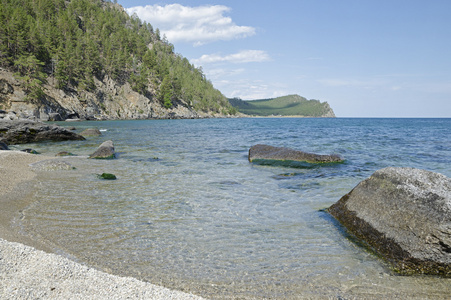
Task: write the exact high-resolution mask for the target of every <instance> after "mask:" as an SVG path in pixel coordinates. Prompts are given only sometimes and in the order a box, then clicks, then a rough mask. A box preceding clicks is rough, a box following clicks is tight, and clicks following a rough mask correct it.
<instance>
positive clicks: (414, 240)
mask: <svg viewBox="0 0 451 300" xmlns="http://www.w3.org/2000/svg"><path fill="white" fill-rule="evenodd" d="M328 211H329V213H330V214H332V215H333V216H334V217H335V218H336V219H337V220H338V221H339V222H340V223H341V224H343V225H344V226H345V227H346V228H347V229H348V230H349V231H350V232H351V233H352V234H354V235H355V236H357V237H358V238H359V239H361V240H363V241H365V242H366V243H368V244H369V245H370V246H371V247H373V248H374V249H375V251H376V252H378V253H379V254H380V255H381V256H382V257H384V258H385V259H387V261H389V262H390V263H391V264H392V266H393V268H394V270H396V271H398V272H400V273H404V274H413V273H422V274H436V275H445V276H451V179H450V178H448V177H446V176H444V175H441V174H438V173H434V172H430V171H425V170H419V169H413V168H385V169H382V170H379V171H376V172H375V173H374V174H373V175H372V176H371V177H369V178H368V179H366V180H364V181H362V182H361V183H359V184H358V185H357V186H356V187H355V188H354V189H353V190H352V191H351V192H349V193H348V194H347V195H345V196H343V197H342V198H341V199H340V200H339V201H338V202H337V203H335V204H334V205H332V206H331V207H330V208H329V209H328Z"/></svg>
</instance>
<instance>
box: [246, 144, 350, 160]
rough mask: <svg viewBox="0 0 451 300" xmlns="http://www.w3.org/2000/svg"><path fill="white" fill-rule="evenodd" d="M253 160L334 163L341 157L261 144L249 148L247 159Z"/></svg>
mask: <svg viewBox="0 0 451 300" xmlns="http://www.w3.org/2000/svg"><path fill="white" fill-rule="evenodd" d="M254 160H280V161H300V162H307V163H335V162H342V161H343V159H342V158H341V157H340V156H339V155H336V154H332V155H320V154H314V153H307V152H303V151H299V150H293V149H290V148H285V147H273V146H268V145H262V144H258V145H254V146H252V147H251V148H250V149H249V161H250V162H252V161H254Z"/></svg>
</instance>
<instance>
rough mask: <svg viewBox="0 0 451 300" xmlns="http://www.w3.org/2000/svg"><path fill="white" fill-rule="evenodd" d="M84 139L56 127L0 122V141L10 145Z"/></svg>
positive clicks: (28, 122) (16, 121)
mask: <svg viewBox="0 0 451 300" xmlns="http://www.w3.org/2000/svg"><path fill="white" fill-rule="evenodd" d="M84 139H85V138H84V137H82V136H81V135H78V134H76V133H74V132H72V131H70V130H67V129H66V128H64V127H61V126H58V125H52V124H45V123H42V122H36V121H32V120H14V121H13V120H6V119H2V120H0V141H3V142H4V143H7V144H10V145H11V144H26V143H36V142H42V141H65V140H84Z"/></svg>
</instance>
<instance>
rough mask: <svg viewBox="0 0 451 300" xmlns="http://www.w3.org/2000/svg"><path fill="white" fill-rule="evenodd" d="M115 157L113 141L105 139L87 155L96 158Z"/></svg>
mask: <svg viewBox="0 0 451 300" xmlns="http://www.w3.org/2000/svg"><path fill="white" fill-rule="evenodd" d="M115 157H116V153H115V152H114V145H113V141H105V142H103V143H102V144H101V145H100V146H99V148H97V150H96V151H95V152H94V153H93V154H91V155H90V156H89V158H97V159H113V158H115Z"/></svg>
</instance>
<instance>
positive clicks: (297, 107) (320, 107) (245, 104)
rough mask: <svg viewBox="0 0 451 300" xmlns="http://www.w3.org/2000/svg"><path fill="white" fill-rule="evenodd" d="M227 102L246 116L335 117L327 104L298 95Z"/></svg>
mask: <svg viewBox="0 0 451 300" xmlns="http://www.w3.org/2000/svg"><path fill="white" fill-rule="evenodd" d="M229 102H230V104H231V105H232V106H233V107H235V108H237V109H238V110H239V111H240V112H241V113H243V114H246V115H255V116H302V117H335V114H334V112H333V110H332V109H331V108H330V106H329V104H328V103H327V102H320V101H318V100H307V99H306V98H304V97H301V96H299V95H288V96H283V97H278V98H273V99H262V100H252V101H243V100H241V99H237V98H234V99H229Z"/></svg>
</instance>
